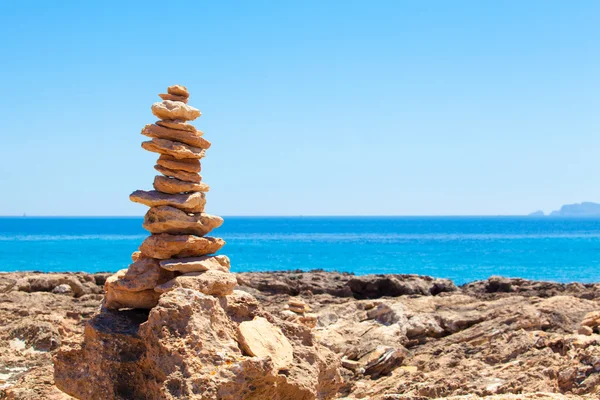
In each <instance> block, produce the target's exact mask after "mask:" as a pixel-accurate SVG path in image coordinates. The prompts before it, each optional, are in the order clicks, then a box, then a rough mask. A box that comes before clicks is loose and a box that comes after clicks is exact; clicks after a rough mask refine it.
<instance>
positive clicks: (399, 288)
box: [0, 271, 600, 400]
mask: <svg viewBox="0 0 600 400" xmlns="http://www.w3.org/2000/svg"><path fill="white" fill-rule="evenodd" d="M107 276H108V274H94V275H90V274H42V273H6V274H0V321H1V323H0V349H1V351H0V398H2V399H4V398H6V399H68V398H70V397H69V396H67V395H65V394H63V393H62V392H61V391H59V390H58V389H56V387H55V386H54V381H53V364H52V357H53V355H54V354H55V352H56V351H57V349H59V348H60V347H61V346H63V347H64V346H70V345H73V344H77V343H80V342H81V340H82V334H83V328H84V325H85V321H86V320H88V319H89V318H90V317H91V316H93V315H95V314H96V313H97V312H98V310H99V307H100V302H101V300H102V294H101V293H102V285H103V284H104V282H105V280H106V278H107ZM237 278H238V283H239V285H240V287H239V289H242V290H245V291H248V292H250V293H252V294H253V295H254V296H256V297H257V298H258V299H259V300H260V301H261V302H262V303H263V304H264V306H265V308H266V309H267V311H269V312H271V313H272V314H276V315H279V316H280V317H281V318H284V319H290V318H294V316H293V313H290V311H289V310H286V309H285V305H286V304H287V303H288V300H289V299H290V297H294V298H296V299H301V300H303V301H304V302H305V303H306V304H308V306H309V307H310V308H311V313H314V314H316V316H317V317H318V320H317V325H316V327H315V328H314V329H313V332H314V333H315V335H316V337H317V338H318V340H319V341H320V342H321V344H323V345H324V346H326V347H328V348H329V349H331V350H333V351H334V352H335V353H338V354H339V355H340V357H342V363H343V366H344V368H343V369H342V371H343V375H344V376H343V377H344V380H345V384H344V386H343V389H342V391H341V392H340V394H339V396H340V397H341V398H348V399H357V398H363V399H389V400H391V399H405V400H420V399H432V398H447V399H479V398H486V399H571V398H573V399H574V398H589V399H597V398H600V330H599V329H600V284H590V285H583V284H569V285H562V284H557V283H548V282H533V281H527V280H521V279H504V278H491V279H488V280H485V281H479V282H473V283H471V284H468V285H465V286H462V287H456V286H455V285H454V284H453V283H452V282H450V281H448V280H443V279H432V278H428V277H420V276H414V275H376V276H374V275H370V276H354V275H349V274H340V273H327V272H322V271H312V272H301V271H292V272H279V273H243V274H237Z"/></svg>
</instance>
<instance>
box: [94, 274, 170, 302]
mask: <svg viewBox="0 0 600 400" xmlns="http://www.w3.org/2000/svg"><path fill="white" fill-rule="evenodd" d="M126 273H127V270H126V269H122V270H120V271H119V272H117V273H116V274H114V275H112V276H109V277H108V278H107V279H106V282H105V283H104V292H105V295H104V304H103V305H104V307H106V308H110V309H120V308H144V309H150V308H152V307H154V306H156V304H158V298H159V297H160V293H157V292H156V291H155V290H154V289H149V290H142V291H139V292H131V291H128V290H123V289H119V288H118V287H116V282H117V281H118V280H119V279H121V278H123V277H124V276H125V274H126Z"/></svg>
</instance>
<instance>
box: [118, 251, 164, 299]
mask: <svg viewBox="0 0 600 400" xmlns="http://www.w3.org/2000/svg"><path fill="white" fill-rule="evenodd" d="M173 277H174V275H173V273H172V272H170V271H166V270H165V269H164V268H161V267H160V266H159V264H158V260H155V259H153V258H147V257H140V258H138V259H137V260H136V261H135V262H134V263H133V264H131V265H130V266H129V268H128V269H127V272H126V273H125V275H124V276H123V277H121V278H119V279H117V280H116V281H115V286H114V287H115V288H117V289H119V290H125V291H128V292H139V291H142V290H149V289H153V288H154V287H155V286H156V285H159V284H161V283H164V282H167V281H168V280H170V279H173Z"/></svg>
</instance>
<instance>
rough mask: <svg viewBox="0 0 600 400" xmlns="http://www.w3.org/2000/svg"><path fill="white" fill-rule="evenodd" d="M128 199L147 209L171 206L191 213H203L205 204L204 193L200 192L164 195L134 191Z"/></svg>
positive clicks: (152, 191)
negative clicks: (147, 207)
mask: <svg viewBox="0 0 600 400" xmlns="http://www.w3.org/2000/svg"><path fill="white" fill-rule="evenodd" d="M129 199H130V200H131V201H133V202H135V203H141V204H144V205H146V206H149V207H158V206H172V207H175V208H179V209H180V210H183V211H187V212H191V213H200V212H203V211H204V205H205V204H206V198H205V196H204V193H201V192H194V193H188V194H165V193H161V192H157V191H156V190H150V191H144V190H136V191H135V192H133V193H131V194H130V195H129Z"/></svg>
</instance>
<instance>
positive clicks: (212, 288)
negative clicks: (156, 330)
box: [154, 270, 237, 296]
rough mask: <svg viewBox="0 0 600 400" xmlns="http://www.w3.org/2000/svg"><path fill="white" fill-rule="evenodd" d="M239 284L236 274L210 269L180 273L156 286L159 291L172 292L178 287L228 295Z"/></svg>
mask: <svg viewBox="0 0 600 400" xmlns="http://www.w3.org/2000/svg"><path fill="white" fill-rule="evenodd" d="M236 285H237V280H236V279H235V275H233V274H232V273H229V272H223V271H216V270H209V271H205V272H190V273H187V274H183V275H179V276H178V277H176V278H174V279H171V280H170V281H168V282H166V283H163V284H161V285H158V286H156V288H155V289H154V290H156V291H157V292H159V293H166V292H170V291H171V290H174V289H177V288H185V289H193V290H197V291H199V292H201V293H204V294H208V295H211V296H226V295H228V294H231V293H233V288H235V286H236Z"/></svg>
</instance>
